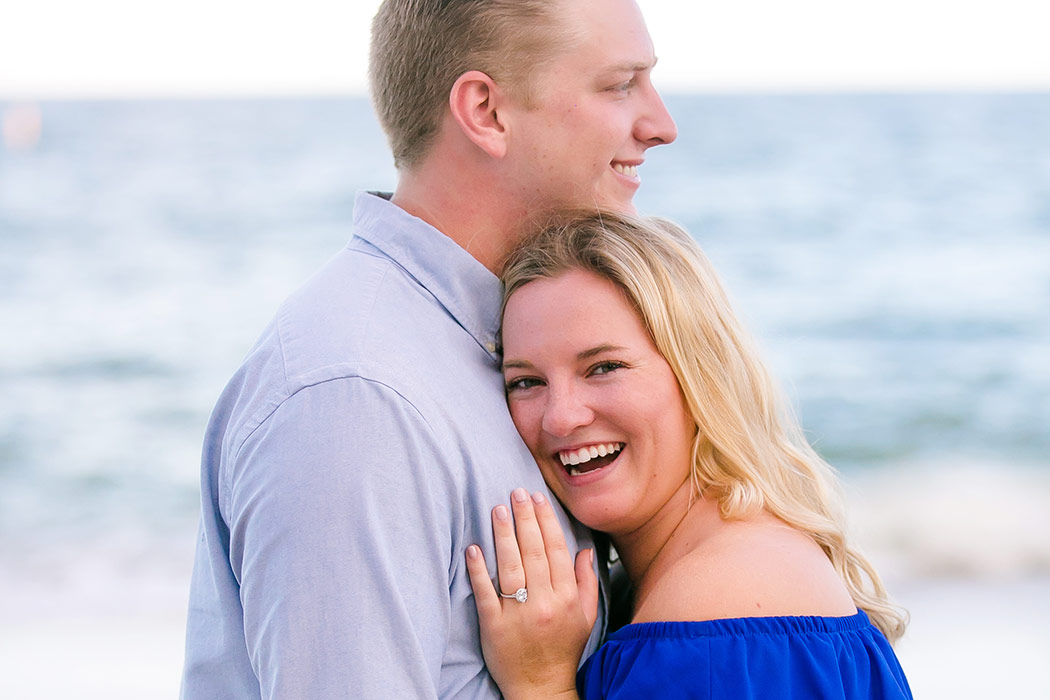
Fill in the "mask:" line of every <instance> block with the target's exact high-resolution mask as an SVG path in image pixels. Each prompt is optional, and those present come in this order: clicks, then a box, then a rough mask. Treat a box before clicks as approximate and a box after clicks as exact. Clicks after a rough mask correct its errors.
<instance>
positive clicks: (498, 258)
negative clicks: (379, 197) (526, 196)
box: [390, 163, 527, 274]
mask: <svg viewBox="0 0 1050 700" xmlns="http://www.w3.org/2000/svg"><path fill="white" fill-rule="evenodd" d="M456 172H462V171H457V169H456V165H455V164H453V163H450V164H448V167H447V168H437V167H435V166H434V165H429V166H427V165H423V166H421V167H420V168H418V169H416V170H414V171H412V172H406V173H402V174H401V177H400V178H399V180H398V186H397V190H396V191H395V192H394V196H393V197H392V198H391V200H390V201H391V202H393V203H394V204H396V205H397V206H399V207H401V208H402V209H404V210H405V211H406V212H408V213H409V214H411V215H412V216H415V217H418V218H420V219H422V220H423V221H425V222H427V223H428V224H430V225H431V226H433V227H434V228H436V229H437V230H438V231H441V233H443V234H445V235H446V236H448V237H449V238H451V239H452V240H453V241H455V242H456V243H457V244H458V245H459V246H460V247H461V248H463V249H464V250H466V251H467V252H468V253H470V254H471V255H472V256H474V258H475V259H476V260H477V261H478V262H480V263H481V264H482V265H484V266H485V267H486V268H488V269H489V270H490V271H492V272H493V274H499V268H500V264H501V263H502V261H503V259H504V258H505V257H506V255H507V254H508V253H509V252H510V251H511V249H512V248H513V246H514V245H515V243H516V242H517V241H518V239H519V237H520V235H521V233H522V231H523V230H524V229H525V227H526V226H527V221H526V216H527V214H526V211H525V208H524V207H521V206H515V204H514V203H513V202H512V201H511V199H510V198H509V197H507V196H506V194H505V192H504V191H503V190H502V189H501V188H500V187H499V186H498V183H495V182H493V181H492V178H485V177H469V178H468V177H454V176H450V175H449V173H456Z"/></svg>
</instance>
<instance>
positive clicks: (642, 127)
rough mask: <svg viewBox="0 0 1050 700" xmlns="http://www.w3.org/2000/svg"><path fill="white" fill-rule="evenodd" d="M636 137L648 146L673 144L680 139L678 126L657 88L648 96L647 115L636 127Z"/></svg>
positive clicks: (653, 88) (652, 89)
mask: <svg viewBox="0 0 1050 700" xmlns="http://www.w3.org/2000/svg"><path fill="white" fill-rule="evenodd" d="M635 137H636V138H637V139H638V140H639V141H641V142H642V143H644V144H646V145H647V146H659V145H661V144H666V143H671V142H672V141H674V140H675V139H676V138H678V126H677V125H676V124H675V123H674V119H673V118H672V117H671V113H670V112H668V111H667V106H666V105H665V104H664V101H663V99H662V98H661V97H660V93H658V92H657V91H656V88H655V87H652V88H651V90H650V94H649V95H648V100H647V101H646V112H645V114H644V115H643V116H642V117H641V118H640V119H639V120H638V123H637V124H636V125H635Z"/></svg>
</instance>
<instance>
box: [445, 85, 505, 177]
mask: <svg viewBox="0 0 1050 700" xmlns="http://www.w3.org/2000/svg"><path fill="white" fill-rule="evenodd" d="M504 100H505V96H504V93H503V91H502V90H500V88H499V86H498V85H497V84H496V81H494V80H493V79H492V78H491V77H490V76H489V75H487V74H486V73H482V72H481V71H477V70H472V71H467V72H466V73H464V74H463V75H461V76H459V78H458V79H456V82H455V83H454V84H453V85H452V90H451V91H450V92H449V96H448V104H449V108H450V109H451V110H452V118H453V119H455V120H456V123H457V124H459V128H460V129H461V130H462V131H463V133H464V135H466V137H467V138H468V139H470V140H471V141H473V142H474V144H475V145H476V146H478V148H480V149H481V150H483V151H485V152H486V153H488V154H489V155H490V156H492V157H493V158H502V157H503V155H504V154H505V153H506V152H507V144H506V136H507V134H506V124H504V123H503V122H502V121H501V120H500V112H501V109H502V107H503V106H504V105H505V104H506V103H505V101H504Z"/></svg>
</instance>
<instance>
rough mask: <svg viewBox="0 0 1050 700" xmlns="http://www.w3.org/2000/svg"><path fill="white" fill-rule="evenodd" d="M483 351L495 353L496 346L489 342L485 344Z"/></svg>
mask: <svg viewBox="0 0 1050 700" xmlns="http://www.w3.org/2000/svg"><path fill="white" fill-rule="evenodd" d="M485 349H486V350H488V351H489V352H496V344H495V343H493V342H492V341H491V340H490V341H489V342H487V343H485Z"/></svg>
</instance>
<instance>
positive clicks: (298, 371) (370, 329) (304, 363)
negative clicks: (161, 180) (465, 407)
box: [220, 241, 478, 424]
mask: <svg viewBox="0 0 1050 700" xmlns="http://www.w3.org/2000/svg"><path fill="white" fill-rule="evenodd" d="M477 351H478V348H477V347H476V343H475V342H474V341H473V340H472V339H471V338H470V337H469V335H468V334H467V333H466V332H465V331H463V329H462V328H461V327H460V326H459V325H458V324H457V323H456V322H455V320H454V319H452V318H451V317H450V316H449V314H448V312H447V311H446V310H445V309H444V307H443V306H442V305H441V304H440V303H439V302H438V301H437V300H436V299H435V298H434V297H433V296H432V295H431V294H430V293H429V292H428V291H427V289H426V288H425V287H423V286H422V285H421V284H420V283H419V282H417V281H416V280H414V279H413V278H412V276H411V275H409V274H408V273H407V272H406V271H405V270H404V269H403V268H402V267H401V266H400V265H399V264H398V263H397V262H396V261H394V260H392V259H391V258H389V257H386V256H384V255H382V254H380V253H377V252H376V251H374V249H369V247H368V246H367V244H365V245H364V246H355V245H354V242H353V241H352V242H351V244H350V245H349V246H348V247H347V248H345V249H343V250H342V251H340V252H339V253H338V254H337V255H336V256H334V257H333V258H332V259H331V260H330V261H329V262H328V263H327V264H326V265H325V266H324V267H323V268H322V269H321V270H319V271H318V272H317V273H316V274H315V275H314V276H313V277H312V278H310V279H309V280H307V281H306V282H305V283H304V284H303V285H302V286H300V287H299V289H297V290H296V291H295V292H294V293H293V294H292V295H291V296H289V297H288V299H286V300H285V302H284V303H283V304H281V306H280V307H279V308H278V310H277V313H276V314H275V315H274V317H273V319H272V320H271V322H270V323H269V325H268V326H267V327H266V329H265V330H264V331H263V333H262V335H261V336H260V337H259V339H258V340H257V341H256V343H255V344H254V346H253V347H252V349H251V351H250V352H249V353H248V355H247V357H246V358H245V359H244V361H243V363H242V365H241V367H240V368H239V369H238V371H237V373H236V374H235V375H234V378H233V379H232V380H231V382H230V385H229V386H228V387H227V391H226V393H225V394H224V396H223V399H221V401H220V403H225V404H226V406H225V410H226V411H228V412H229V413H230V417H231V418H232V419H233V420H234V421H235V422H241V421H243V422H245V423H248V424H252V423H258V422H260V421H261V420H264V419H265V416H266V415H268V414H269V413H271V412H272V411H274V410H276V409H277V407H278V406H279V405H280V404H282V403H283V402H285V401H286V400H287V399H289V398H290V397H292V396H294V395H296V394H298V393H299V392H303V391H307V392H311V391H314V392H316V391H321V390H330V389H332V387H331V384H332V383H333V382H338V383H339V384H342V385H354V384H358V385H359V384H371V385H380V386H382V387H385V389H386V391H385V393H386V395H388V396H389V397H390V400H398V401H404V402H407V403H410V404H412V405H413V406H415V407H416V408H417V409H422V405H429V404H430V403H434V402H438V401H440V399H441V396H440V394H442V392H443V391H445V389H446V387H444V385H443V382H442V381H435V379H434V377H433V375H431V374H429V372H430V368H432V367H433V366H435V365H438V366H440V365H443V364H453V365H456V366H460V367H462V366H463V365H466V364H469V362H464V359H465V358H467V357H470V356H471V354H472V353H476V352H477ZM326 385H328V386H326Z"/></svg>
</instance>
